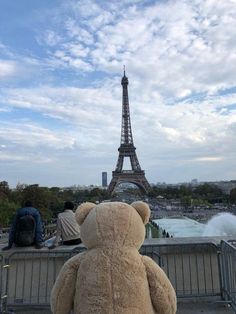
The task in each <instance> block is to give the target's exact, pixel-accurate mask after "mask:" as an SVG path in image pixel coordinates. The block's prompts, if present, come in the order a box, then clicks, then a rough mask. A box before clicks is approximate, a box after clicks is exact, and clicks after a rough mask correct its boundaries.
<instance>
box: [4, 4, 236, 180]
mask: <svg viewBox="0 0 236 314" xmlns="http://www.w3.org/2000/svg"><path fill="white" fill-rule="evenodd" d="M60 10H61V13H60V14H61V15H60V14H58V15H57V19H56V22H55V20H54V19H53V18H52V19H51V20H50V21H49V23H48V25H47V26H46V28H45V29H44V30H42V33H41V34H40V36H39V37H38V38H40V39H39V43H40V44H41V49H42V50H43V51H44V53H45V57H43V58H37V57H32V55H30V54H29V55H28V56H26V55H25V56H23V57H22V60H23V61H22V63H23V66H24V68H26V69H28V71H29V76H32V74H34V77H33V79H32V85H30V84H29V85H28V86H24V87H22V85H20V86H17V85H15V86H16V87H15V88H12V87H11V88H8V89H6V88H5V89H3V90H2V93H1V95H0V102H1V104H4V106H5V107H4V108H3V109H0V111H1V112H2V111H3V110H8V109H7V108H12V110H13V113H14V112H17V111H21V112H24V114H25V115H27V113H29V114H30V116H31V115H32V117H33V116H34V115H37V117H43V119H45V117H47V118H48V121H50V122H52V125H50V126H48V127H47V128H46V127H45V126H43V123H42V125H41V124H40V122H38V120H37V123H35V122H34V121H33V118H32V121H31V120H27V121H26V122H24V125H21V124H20V123H17V124H16V125H15V126H14V125H13V124H11V125H10V124H9V125H7V124H5V125H4V128H6V130H5V131H4V129H3V126H2V127H0V138H1V141H2V140H5V141H9V143H11V144H12V145H18V146H20V145H22V147H26V148H27V149H29V148H30V147H33V148H34V149H39V147H44V148H45V151H47V152H48V153H49V151H50V154H52V155H53V158H54V159H55V160H56V159H57V158H58V155H57V154H58V151H63V150H65V151H66V150H69V151H70V153H71V154H72V155H70V158H72V159H73V158H74V159H73V162H74V164H73V166H74V167H75V166H76V162H75V159H76V158H75V156H78V155H79V154H82V155H83V156H86V158H88V159H89V161H88V164H90V165H91V164H94V159H93V158H95V159H96V162H97V163H98V164H99V163H104V167H105V166H106V167H108V168H109V169H112V168H113V167H114V166H115V162H116V158H117V151H116V149H117V147H118V146H119V140H120V138H119V137H120V124H121V123H120V120H121V86H120V73H121V71H122V66H123V64H125V65H126V69H127V75H128V77H129V80H130V85H129V95H130V110H131V121H132V128H133V136H134V142H135V145H136V147H137V154H138V157H139V158H140V162H141V166H142V167H144V168H145V169H147V173H148V174H149V175H150V177H151V179H150V180H151V181H152V182H155V181H156V178H158V177H162V178H163V180H165V178H166V180H172V181H173V180H175V178H179V177H181V176H182V175H183V168H184V167H186V171H185V174H184V175H186V177H187V173H188V171H189V176H192V177H196V176H197V175H198V174H199V175H200V176H201V177H202V178H204V176H205V177H210V176H211V175H212V176H214V175H215V176H216V177H217V176H218V178H223V177H224V173H225V175H226V177H227V178H229V177H230V171H229V170H228V169H234V168H235V166H236V164H235V160H236V158H235V157H236V156H235V155H236V151H235V131H236V108H235V104H236V93H235V88H236V83H235V73H236V62H235V61H236V39H235V34H234V33H235V31H234V30H235V29H236V6H235V2H234V1H230V0H228V1H224V2H220V1H216V0H206V1H204V3H203V2H202V1H199V0H194V1H187V0H186V1H185V0H184V1H156V2H150V1H130V0H127V1H122V2H117V1H110V2H107V3H106V4H104V3H103V2H100V1H92V0H90V1H89V2H88V1H85V0H84V1H67V2H66V3H63V4H62V6H61V7H60V8H59V11H60ZM173 12H174V14H173ZM54 23H55V24H54ZM19 60H20V57H19V55H18V57H17V55H15V56H14V57H12V59H11V60H9V61H7V62H6V61H5V60H3V61H4V62H3V63H2V64H4V65H3V71H0V72H1V73H2V75H3V76H4V77H7V76H9V77H10V76H11V75H13V74H11V73H15V74H16V73H18V74H19V73H21V71H19V66H20V61H19ZM4 66H5V68H4ZM11 66H12V68H11ZM21 69H22V68H21ZM0 70H1V62H0ZM53 70H55V71H54V72H53ZM11 71H12V72H11ZM14 71H15V72H14ZM17 71H18V72H17ZM49 71H50V72H49ZM1 73H0V75H1ZM4 73H5V74H4ZM35 73H37V75H36V74H35ZM104 73H106V75H104ZM117 73H119V76H117ZM15 74H14V75H15ZM40 75H41V76H40ZM40 77H43V80H42V81H41V83H40V85H38V83H37V84H36V83H35V82H36V80H38V81H40ZM71 78H72V79H73V83H72V82H71ZM223 92H224V93H223ZM14 110H15V111H14ZM5 114H7V112H6V113H4V115H5ZM55 121H57V122H58V121H59V123H60V126H61V130H60V131H59V129H58V128H56V127H54V122H55ZM68 130H70V132H68ZM24 139H25V140H24ZM4 143H5V142H4ZM9 149H10V148H9ZM53 149H55V150H56V152H55V154H54V153H53V152H52V150H53ZM7 153H9V151H8V152H7ZM73 154H75V155H73ZM72 156H73V157H72ZM60 157H61V162H62V164H63V162H64V163H66V158H67V157H68V156H67V155H66V154H65V155H61V156H60ZM90 158H91V159H90ZM226 160H227V164H225V166H224V167H221V169H220V167H219V164H220V165H222V164H223V162H225V161H226ZM104 161H106V162H104ZM73 162H72V163H73ZM204 163H207V165H208V166H209V167H208V168H206V167H205V165H204ZM193 164H194V167H193ZM83 165H85V164H83ZM83 165H82V167H83ZM188 165H189V166H188ZM190 166H191V167H192V168H191V169H190V168H188V167H190ZM200 167H202V168H200ZM211 167H212V168H211ZM217 167H218V168H217ZM187 168H188V169H187ZM99 169H100V168H99ZM184 169H185V168H184ZM201 169H203V170H201ZM204 169H205V171H204ZM97 171H100V170H97ZM175 171H176V173H175ZM231 173H233V172H231Z"/></svg>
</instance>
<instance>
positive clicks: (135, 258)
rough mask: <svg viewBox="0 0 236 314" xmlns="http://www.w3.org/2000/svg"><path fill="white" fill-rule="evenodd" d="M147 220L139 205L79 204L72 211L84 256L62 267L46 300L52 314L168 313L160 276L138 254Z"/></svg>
mask: <svg viewBox="0 0 236 314" xmlns="http://www.w3.org/2000/svg"><path fill="white" fill-rule="evenodd" d="M149 216H150V209H149V206H148V205H147V204H146V203H144V202H134V203H132V204H131V205H128V204H125V203H120V202H110V203H101V204H99V205H95V204H93V203H84V204H82V205H81V206H80V207H79V208H78V209H77V211H76V219H77V222H78V223H79V225H80V226H81V227H80V232H81V239H82V242H83V243H84V245H85V246H86V247H87V251H85V252H84V253H80V254H78V255H76V256H74V257H72V258H71V259H69V260H68V261H67V262H66V263H65V264H64V266H63V267H62V269H61V271H60V273H59V275H58V278H57V280H56V282H55V284H54V287H53V290H52V295H51V309H52V312H53V313H54V314H69V313H70V311H71V310H73V313H74V314H153V313H157V314H174V313H176V295H175V291H174V289H173V287H172V285H171V283H170V281H169V280H168V278H167V276H166V275H165V273H164V271H163V270H162V269H161V268H160V267H159V266H158V265H157V264H156V263H155V262H154V261H153V260H152V259H151V258H149V257H147V256H142V255H140V254H139V252H138V250H139V248H140V246H141V245H142V243H143V241H144V238H145V226H144V225H145V224H146V223H147V222H148V220H149Z"/></svg>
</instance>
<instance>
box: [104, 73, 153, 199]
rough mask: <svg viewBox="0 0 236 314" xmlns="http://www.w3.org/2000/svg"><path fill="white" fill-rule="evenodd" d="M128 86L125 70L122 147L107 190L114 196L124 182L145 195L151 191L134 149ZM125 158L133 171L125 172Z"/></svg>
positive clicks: (123, 79)
mask: <svg viewBox="0 0 236 314" xmlns="http://www.w3.org/2000/svg"><path fill="white" fill-rule="evenodd" d="M128 84H129V82H128V78H127V77H126V75H125V68H124V76H123V77H122V80H121V85H122V88H123V97H122V126H121V141H120V147H119V148H118V152H119V156H118V160H117V164H116V169H115V171H112V179H111V182H110V184H109V186H108V189H107V191H108V193H109V194H110V195H111V194H113V192H114V190H115V188H116V186H117V185H119V184H120V183H124V182H129V183H133V184H135V185H136V186H138V187H139V189H140V190H141V192H142V193H143V194H146V193H147V192H148V190H149V189H150V185H149V183H148V181H147V179H146V177H145V172H144V170H142V169H141V167H140V164H139V161H138V158H137V155H136V152H135V150H136V147H134V143H133V137H132V131H131V122H130V112H129V96H128ZM125 157H128V158H129V159H130V164H131V169H132V170H123V164H124V158H125Z"/></svg>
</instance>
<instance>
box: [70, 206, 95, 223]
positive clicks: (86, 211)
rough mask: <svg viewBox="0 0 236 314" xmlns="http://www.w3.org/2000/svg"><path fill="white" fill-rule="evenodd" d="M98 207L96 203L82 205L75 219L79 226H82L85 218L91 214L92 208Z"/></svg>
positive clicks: (76, 212) (77, 210)
mask: <svg viewBox="0 0 236 314" xmlns="http://www.w3.org/2000/svg"><path fill="white" fill-rule="evenodd" d="M95 206H96V205H95V204H94V203H90V202H87V203H83V204H81V205H80V206H79V207H78V208H77V209H76V211H75V218H76V221H77V222H78V224H79V225H82V223H83V222H84V220H85V218H86V217H87V215H88V214H89V212H90V211H91V209H92V208H94V207H95Z"/></svg>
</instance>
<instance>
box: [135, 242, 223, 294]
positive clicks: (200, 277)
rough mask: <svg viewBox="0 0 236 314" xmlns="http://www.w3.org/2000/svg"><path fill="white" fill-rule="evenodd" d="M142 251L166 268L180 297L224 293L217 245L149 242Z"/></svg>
mask: <svg viewBox="0 0 236 314" xmlns="http://www.w3.org/2000/svg"><path fill="white" fill-rule="evenodd" d="M140 253H141V254H144V255H148V256H150V257H151V258H152V259H153V260H155V261H156V263H157V264H159V266H160V267H161V268H162V269H163V270H164V271H165V273H166V274H167V276H168V278H169V279H170V281H171V283H172V285H173V287H174V288H175V291H176V294H177V297H178V298H193V297H213V296H216V297H217V296H218V297H220V296H221V280H220V278H221V274H220V267H219V258H218V248H217V246H216V245H215V244H213V243H194V244H191V243H189V244H181V245H180V244H171V245H160V244H158V245H145V246H142V247H141V249H140Z"/></svg>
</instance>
